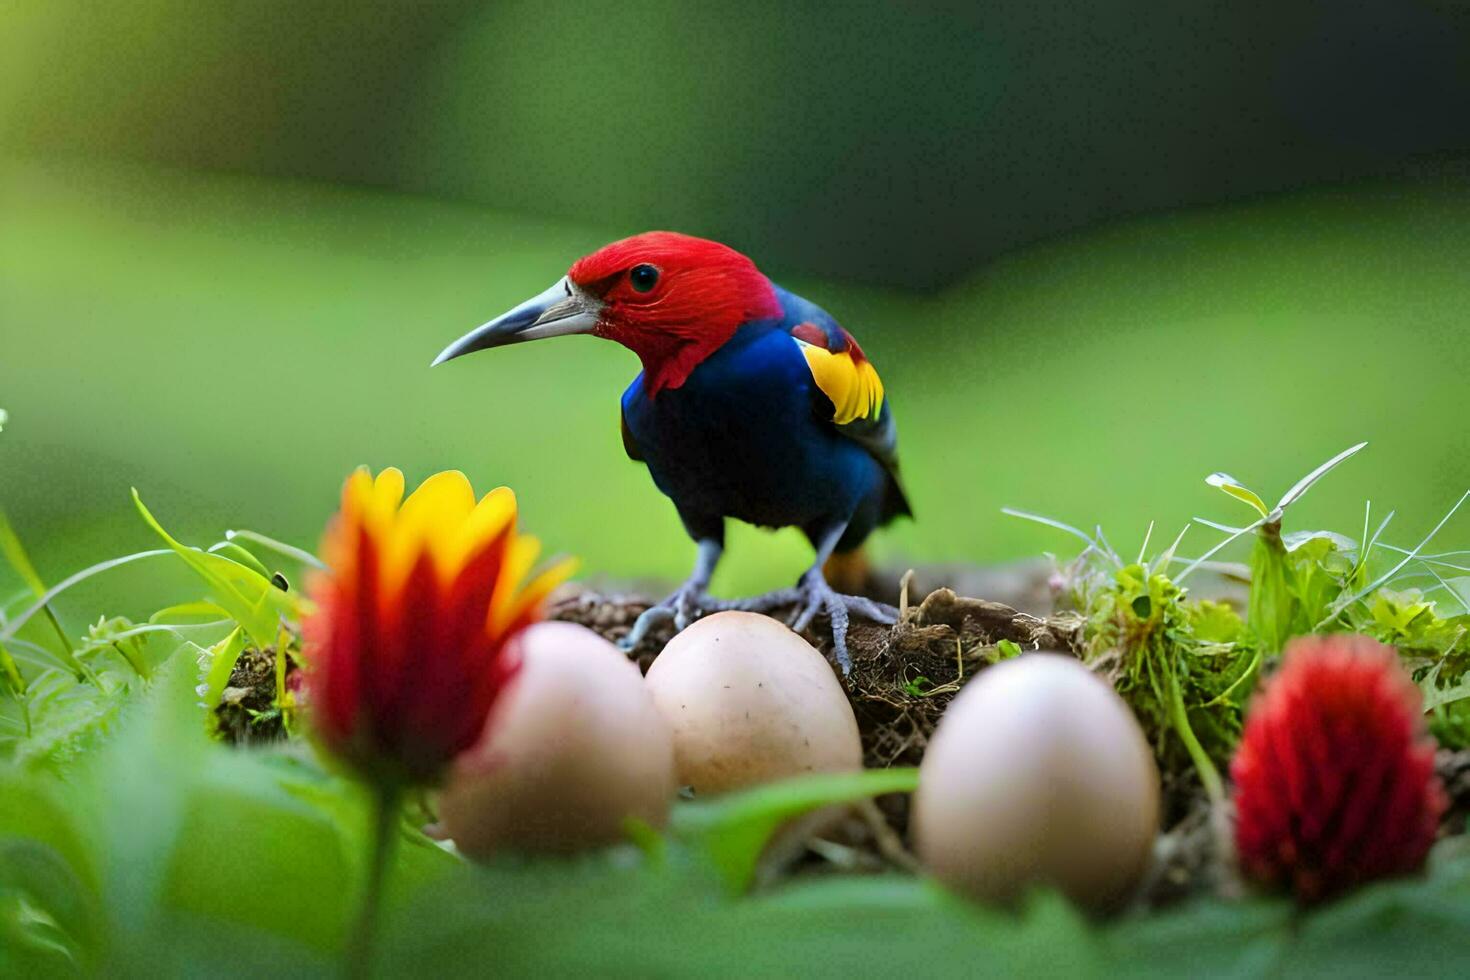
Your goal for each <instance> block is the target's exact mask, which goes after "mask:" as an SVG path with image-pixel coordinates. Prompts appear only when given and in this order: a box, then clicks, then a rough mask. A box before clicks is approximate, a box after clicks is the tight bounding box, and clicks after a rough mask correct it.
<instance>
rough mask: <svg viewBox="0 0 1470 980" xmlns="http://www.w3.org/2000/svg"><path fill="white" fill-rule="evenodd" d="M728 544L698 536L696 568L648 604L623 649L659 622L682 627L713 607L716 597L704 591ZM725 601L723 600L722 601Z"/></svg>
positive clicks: (640, 641) (627, 637) (621, 644)
mask: <svg viewBox="0 0 1470 980" xmlns="http://www.w3.org/2000/svg"><path fill="white" fill-rule="evenodd" d="M724 551H725V546H724V545H723V544H721V543H720V542H719V541H716V540H715V539H714V538H701V539H700V540H699V554H698V556H697V557H696V558H695V559H694V571H693V572H691V573H690V575H689V578H688V579H686V580H685V582H684V584H683V585H681V586H679V587H678V588H677V589H675V590H674V593H673V595H671V596H669V597H668V598H667V599H665V600H664V601H663V602H660V603H659V604H658V605H656V606H649V607H648V608H647V609H645V610H643V612H642V613H641V614H640V615H639V617H638V619H637V620H636V621H635V622H634V623H633V629H632V630H630V631H629V632H628V635H627V636H625V637H623V639H622V640H621V641H620V642H619V643H618V646H620V647H622V648H623V649H624V650H632V649H633V648H634V647H636V646H638V644H640V643H642V642H643V638H644V637H646V636H647V635H648V633H649V631H650V630H652V629H653V628H654V627H655V626H657V625H659V624H660V623H666V622H668V621H669V620H673V622H674V628H675V629H676V630H682V629H683V628H684V627H686V626H688V625H689V624H690V623H692V622H694V621H695V620H696V619H698V618H699V617H700V615H701V614H702V613H704V612H705V611H707V610H708V609H710V608H712V606H713V605H714V600H712V599H710V597H709V595H708V593H707V592H706V591H705V590H707V589H708V588H709V583H710V579H711V578H712V577H713V576H714V574H715V566H716V565H718V564H719V562H720V555H722V554H723V553H724ZM720 605H723V604H720Z"/></svg>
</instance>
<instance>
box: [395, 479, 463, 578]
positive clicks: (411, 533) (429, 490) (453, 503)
mask: <svg viewBox="0 0 1470 980" xmlns="http://www.w3.org/2000/svg"><path fill="white" fill-rule="evenodd" d="M474 507H475V491H474V489H473V488H472V487H471V486H470V481H469V480H468V479H467V478H466V477H465V475H464V474H463V473H461V472H459V471H458V470H446V471H444V472H443V473H435V474H434V475H433V476H431V477H429V478H428V479H427V480H425V481H424V482H423V483H421V484H419V486H418V489H417V490H415V491H414V492H413V493H411V494H409V496H408V499H407V500H405V501H404V502H403V507H402V508H401V509H400V510H399V511H398V515H397V518H396V520H394V521H393V523H392V525H391V528H390V529H389V531H388V534H387V540H386V541H385V542H384V547H383V584H384V588H385V591H386V593H388V594H392V593H393V592H396V591H397V590H398V587H399V586H401V585H402V584H403V581H404V580H405V579H406V578H407V577H408V574H409V572H411V571H412V570H413V566H414V565H415V563H417V561H418V559H419V555H420V554H422V553H423V552H424V551H428V552H429V554H430V555H431V556H432V557H433V559H434V563H435V567H436V568H438V569H439V570H440V574H441V575H443V574H446V573H447V571H448V569H447V565H448V560H447V553H448V552H449V551H450V550H451V549H452V548H453V545H454V542H455V539H456V537H457V535H458V534H459V531H460V529H461V528H462V527H463V525H464V522H465V519H466V518H467V517H468V516H469V514H470V512H471V511H472V510H474Z"/></svg>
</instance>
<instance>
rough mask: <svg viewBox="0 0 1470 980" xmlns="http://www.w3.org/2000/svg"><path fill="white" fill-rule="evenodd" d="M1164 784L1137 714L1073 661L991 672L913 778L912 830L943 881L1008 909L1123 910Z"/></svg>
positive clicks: (956, 706) (1042, 659)
mask: <svg viewBox="0 0 1470 980" xmlns="http://www.w3.org/2000/svg"><path fill="white" fill-rule="evenodd" d="M1158 820H1159V774H1158V768H1157V766H1156V764H1155V762H1154V757H1153V753H1152V752H1151V751H1150V750H1149V746H1148V742H1147V741H1146V740H1145V738H1144V736H1143V732H1142V730H1141V729H1140V728H1139V726H1138V723H1137V721H1136V720H1135V719H1134V717H1133V713H1132V712H1131V711H1130V710H1129V708H1128V706H1127V705H1126V704H1125V703H1124V702H1123V699H1122V698H1120V697H1119V696H1118V695H1117V693H1116V692H1115V691H1114V690H1113V689H1112V687H1111V686H1110V685H1109V684H1108V683H1107V682H1106V681H1104V680H1102V679H1101V678H1099V677H1097V676H1096V675H1094V674H1093V673H1092V672H1091V671H1089V670H1088V669H1087V668H1086V667H1085V666H1083V665H1082V663H1081V662H1079V661H1078V660H1077V659H1075V658H1074V657H1069V656H1065V655H1058V654H1030V655H1026V656H1022V657H1018V658H1017V659H1015V660H1008V661H1005V662H1003V663H1000V664H997V665H995V666H993V667H989V668H987V669H986V670H985V671H983V672H982V673H981V674H980V675H979V676H977V677H976V678H975V679H974V680H972V681H971V682H970V683H969V684H968V685H966V687H965V688H964V690H962V691H961V692H960V693H959V695H957V696H956V697H955V699H954V701H953V703H951V704H950V706H949V708H948V710H947V711H946V712H945V713H944V717H943V718H942V719H941V720H940V723H939V726H938V729H937V730H936V731H935V733H934V736H933V738H932V739H931V740H930V742H929V747H928V749H927V751H926V752H925V754H924V761H923V764H922V765H921V766H920V767H919V787H918V791H917V792H916V793H915V794H914V809H913V819H912V831H913V838H914V845H915V849H916V851H917V853H918V855H919V858H920V859H921V860H922V861H923V862H924V864H925V865H927V866H928V868H929V869H930V870H931V871H932V872H933V873H934V875H935V876H936V877H937V878H939V879H940V880H941V881H943V882H944V883H945V884H947V885H949V886H950V887H952V888H954V889H955V890H956V891H959V892H961V893H964V894H966V895H969V896H971V897H974V898H976V899H980V900H982V901H987V902H996V903H1008V902H1010V901H1013V900H1014V899H1016V898H1017V897H1019V896H1020V895H1022V894H1023V893H1024V892H1025V891H1026V890H1027V889H1028V888H1030V887H1032V886H1036V885H1049V886H1052V887H1055V888H1057V889H1059V890H1061V891H1062V892H1063V893H1065V894H1066V895H1068V896H1069V897H1071V898H1072V899H1073V900H1074V901H1075V902H1077V903H1078V904H1079V905H1081V906H1083V907H1085V908H1089V909H1093V910H1097V911H1102V910H1106V909H1110V908H1114V907H1116V906H1117V905H1119V904H1121V903H1122V902H1123V901H1125V900H1126V899H1127V898H1128V896H1129V895H1130V894H1131V892H1132V890H1133V889H1134V887H1135V886H1136V885H1137V883H1138V880H1139V878H1140V877H1141V876H1142V874H1143V872H1144V871H1145V869H1146V868H1147V865H1148V861H1149V856H1150V853H1151V851H1152V847H1153V842H1154V837H1155V835H1156V834H1157V833H1158Z"/></svg>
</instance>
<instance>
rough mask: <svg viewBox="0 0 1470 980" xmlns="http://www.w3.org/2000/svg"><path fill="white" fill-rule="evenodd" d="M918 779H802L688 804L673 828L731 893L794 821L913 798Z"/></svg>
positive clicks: (893, 774) (872, 773) (888, 772)
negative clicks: (831, 809) (884, 798)
mask: <svg viewBox="0 0 1470 980" xmlns="http://www.w3.org/2000/svg"><path fill="white" fill-rule="evenodd" d="M918 779H919V771H918V770H917V769H914V768H894V769H868V770H864V771H862V772H851V773H819V774H816V775H811V776H801V777H799V778H796V779H789V780H785V781H782V782H778V783H770V784H767V785H765V786H758V787H756V788H754V789H749V790H744V791H741V792H736V793H729V794H726V795H724V796H720V797H716V798H715V799H712V800H708V801H703V800H701V801H697V802H693V803H686V804H683V805H682V806H680V807H678V808H677V809H676V810H675V813H674V818H673V821H672V829H673V831H674V833H675V834H676V835H677V836H679V837H681V838H683V839H685V840H687V841H691V842H694V843H695V844H696V845H697V846H698V847H699V848H700V849H701V850H702V851H703V852H704V853H705V854H706V855H707V856H708V857H709V858H710V860H711V861H712V862H713V863H714V865H715V867H716V868H717V869H718V870H719V872H720V874H721V876H722V877H723V878H724V880H725V882H726V883H727V884H728V885H729V886H730V887H731V888H732V889H735V890H741V889H744V888H745V887H746V886H748V885H749V884H750V881H751V877H752V876H753V875H754V873H755V867H756V862H757V860H758V859H759V858H760V855H761V852H762V851H763V850H764V849H765V847H766V844H767V843H769V842H770V839H771V837H772V835H774V834H775V832H776V830H777V829H779V828H780V827H781V825H782V824H784V823H785V822H786V821H788V820H790V819H791V818H792V817H796V816H800V815H801V814H803V813H808V812H810V811H812V810H816V809H819V808H821V807H824V806H830V805H832V804H834V803H851V802H853V801H856V800H860V799H865V798H867V797H870V796H880V795H882V794H884V793H911V792H913V790H914V789H915V787H916V786H917V785H918Z"/></svg>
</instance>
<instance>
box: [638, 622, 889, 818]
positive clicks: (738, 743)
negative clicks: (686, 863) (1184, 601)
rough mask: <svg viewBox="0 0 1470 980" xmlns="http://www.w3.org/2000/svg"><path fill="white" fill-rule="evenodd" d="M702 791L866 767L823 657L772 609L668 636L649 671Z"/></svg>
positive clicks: (690, 779)
mask: <svg viewBox="0 0 1470 980" xmlns="http://www.w3.org/2000/svg"><path fill="white" fill-rule="evenodd" d="M645 681H646V683H647V686H648V690H649V692H650V693H651V694H652V695H653V700H654V703H655V704H656V705H657V706H658V709H659V711H660V712H661V713H662V714H663V716H664V717H665V718H666V719H668V722H669V725H670V727H671V728H672V729H673V733H674V758H675V768H676V771H677V773H678V779H679V782H680V783H681V784H682V785H686V786H691V787H693V789H694V792H695V793H696V794H697V795H708V794H711V793H721V792H724V791H726V790H732V789H739V788H741V787H745V786H752V785H755V784H757V783H763V782H769V781H771V780H775V779H783V778H787V777H791V776H798V775H801V774H802V773H812V772H842V771H849V770H857V769H861V768H862V764H863V749H862V742H861V741H860V739H859V737H858V727H857V719H856V718H855V717H853V713H852V705H851V704H850V703H849V702H848V700H847V695H846V694H844V693H843V690H842V685H841V684H840V683H838V681H837V678H836V676H835V675H834V674H833V673H832V667H831V665H830V664H828V663H827V660H826V658H825V657H823V656H822V655H821V654H820V653H818V652H817V651H816V649H814V648H813V647H812V645H811V644H810V643H807V642H806V641H805V640H803V639H802V638H801V637H800V636H797V635H796V634H795V633H793V632H792V631H791V630H790V629H788V628H787V627H786V626H785V625H783V624H782V623H779V622H777V621H776V620H774V619H772V618H771V617H769V616H762V615H759V614H757V613H749V612H721V613H715V614H714V615H711V616H706V617H705V618H703V619H701V620H699V621H698V622H696V623H694V624H693V625H692V626H690V627H689V628H688V629H686V630H684V631H683V632H682V633H680V634H679V635H677V636H675V637H674V638H673V639H672V640H671V641H669V644H668V646H666V647H665V648H664V650H663V652H662V653H660V654H659V655H658V658H657V659H655V660H654V662H653V666H651V667H650V668H649V670H648V676H647V678H645Z"/></svg>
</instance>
